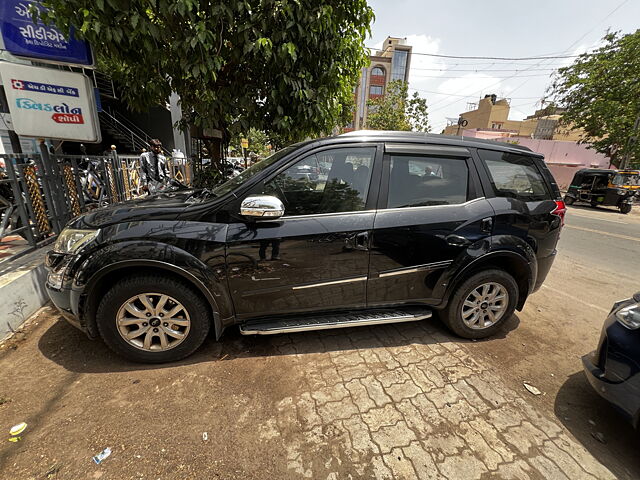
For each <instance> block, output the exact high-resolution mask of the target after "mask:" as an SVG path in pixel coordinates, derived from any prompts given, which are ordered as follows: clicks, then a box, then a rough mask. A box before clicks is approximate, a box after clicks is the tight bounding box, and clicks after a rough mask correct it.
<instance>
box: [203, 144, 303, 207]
mask: <svg viewBox="0 0 640 480" xmlns="http://www.w3.org/2000/svg"><path fill="white" fill-rule="evenodd" d="M294 148H295V147H286V148H283V149H282V150H278V151H277V152H276V153H274V154H273V155H271V156H269V157H267V158H265V159H264V160H260V161H259V162H258V163H254V164H253V165H251V166H250V167H249V168H247V169H246V170H245V171H244V172H242V173H241V174H240V175H237V176H235V177H233V178H232V179H230V180H227V181H226V182H225V183H223V184H222V185H219V186H217V187H216V188H214V189H213V193H214V194H215V196H216V197H221V196H222V195H226V194H227V193H229V192H230V191H232V190H235V189H236V188H238V187H239V186H240V185H242V184H243V183H244V182H246V181H247V180H249V179H250V178H251V177H253V176H255V175H257V174H258V173H260V172H261V171H263V170H264V169H265V168H267V167H268V166H269V165H271V164H273V163H275V162H277V161H278V160H280V159H281V158H282V157H284V156H285V155H287V154H288V153H290V152H292V151H293V150H294Z"/></svg>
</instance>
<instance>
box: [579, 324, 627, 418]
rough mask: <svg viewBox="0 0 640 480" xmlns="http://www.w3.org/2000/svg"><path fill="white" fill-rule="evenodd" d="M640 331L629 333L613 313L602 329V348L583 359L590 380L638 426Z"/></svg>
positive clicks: (602, 395)
mask: <svg viewBox="0 0 640 480" xmlns="http://www.w3.org/2000/svg"><path fill="white" fill-rule="evenodd" d="M639 340H640V332H638V331H635V330H629V329H627V328H626V327H624V326H623V325H621V324H620V323H619V322H618V321H617V320H616V318H615V316H614V315H613V314H611V315H610V316H609V317H608V318H607V320H606V322H605V324H604V327H603V329H602V334H601V336H600V341H599V343H598V348H597V349H596V350H595V351H594V352H591V353H589V354H588V355H585V356H584V357H582V364H583V367H584V371H585V374H586V376H587V380H588V381H589V383H590V384H591V386H592V387H593V388H594V389H595V391H596V392H597V393H598V394H599V395H600V396H601V397H603V398H604V399H605V400H607V401H608V402H610V403H611V404H612V405H614V406H615V407H616V408H617V410H619V411H620V412H621V413H622V415H623V416H624V417H625V418H626V419H627V420H628V421H629V422H630V423H631V424H632V425H634V426H635V427H637V426H638V425H637V424H638V414H639V412H640V370H639V367H640V366H639V363H638V362H639V361H640V353H638V348H637V347H635V348H634V346H637V345H638V341H639Z"/></svg>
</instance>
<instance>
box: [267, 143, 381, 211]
mask: <svg viewBox="0 0 640 480" xmlns="http://www.w3.org/2000/svg"><path fill="white" fill-rule="evenodd" d="M375 151H376V149H375V148H374V147H370V148H341V149H333V150H324V151H322V152H319V153H317V154H313V155H309V156H307V157H305V158H303V159H302V160H300V161H298V162H296V163H295V164H294V165H292V166H291V167H289V168H287V169H286V170H285V171H284V172H282V173H280V174H278V176H276V177H275V178H273V179H272V180H270V181H268V182H267V183H266V184H265V186H264V187H263V189H262V191H261V193H263V194H266V195H274V196H276V197H278V198H279V199H280V200H282V203H284V207H285V216H292V215H313V214H318V213H335V212H353V211H359V210H364V207H365V202H366V195H367V191H368V189H369V182H370V180H371V169H372V167H373V159H374V157H375Z"/></svg>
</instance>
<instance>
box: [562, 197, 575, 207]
mask: <svg viewBox="0 0 640 480" xmlns="http://www.w3.org/2000/svg"><path fill="white" fill-rule="evenodd" d="M575 201H576V199H575V198H573V197H570V196H569V195H565V196H564V203H565V204H567V205H573V203H574V202H575Z"/></svg>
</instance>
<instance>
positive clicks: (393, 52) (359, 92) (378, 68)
mask: <svg viewBox="0 0 640 480" xmlns="http://www.w3.org/2000/svg"><path fill="white" fill-rule="evenodd" d="M411 51H412V47H411V46H410V45H407V44H406V39H404V38H397V37H387V38H386V39H385V41H384V43H383V45H382V49H380V50H378V51H376V52H375V54H374V55H371V56H370V57H369V58H370V64H369V66H368V67H365V68H363V69H362V74H361V76H360V81H359V82H358V85H357V86H356V88H355V90H354V96H355V105H356V107H355V111H354V115H353V120H352V121H351V123H349V125H347V126H346V127H345V128H344V131H347V132H349V131H352V130H360V129H362V128H366V124H367V115H368V113H369V112H368V108H367V102H368V101H369V100H370V99H375V98H380V97H382V96H384V94H385V92H386V91H387V86H388V85H389V82H391V81H393V80H402V81H403V82H408V81H409V67H410V64H411Z"/></svg>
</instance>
